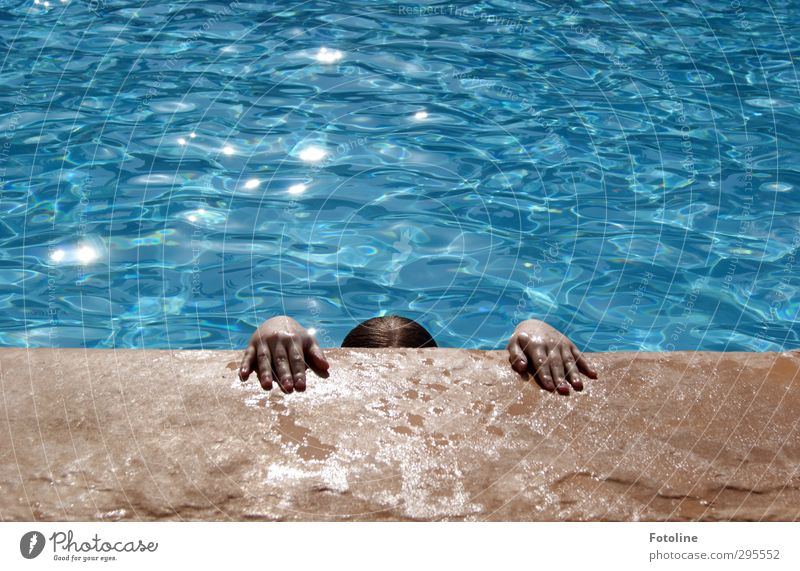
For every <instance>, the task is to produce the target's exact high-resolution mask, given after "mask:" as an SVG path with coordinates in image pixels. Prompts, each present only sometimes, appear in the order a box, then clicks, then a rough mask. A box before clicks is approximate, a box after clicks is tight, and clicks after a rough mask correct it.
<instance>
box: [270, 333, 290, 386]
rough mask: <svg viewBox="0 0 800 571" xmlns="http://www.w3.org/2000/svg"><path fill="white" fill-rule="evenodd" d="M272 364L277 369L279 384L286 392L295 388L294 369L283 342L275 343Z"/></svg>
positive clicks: (276, 374)
mask: <svg viewBox="0 0 800 571" xmlns="http://www.w3.org/2000/svg"><path fill="white" fill-rule="evenodd" d="M272 366H273V368H274V369H275V376H276V377H277V379H278V385H280V387H281V389H283V391H284V392H286V393H290V392H292V391H293V390H294V388H293V384H294V383H292V369H291V367H290V366H289V356H288V355H287V353H286V347H284V344H283V342H278V343H275V345H274V346H273V348H272Z"/></svg>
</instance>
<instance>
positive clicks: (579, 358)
mask: <svg viewBox="0 0 800 571" xmlns="http://www.w3.org/2000/svg"><path fill="white" fill-rule="evenodd" d="M572 354H573V355H574V356H575V362H576V363H577V365H578V370H579V371H580V372H581V373H583V374H584V375H586V376H587V377H589V378H590V379H596V378H597V371H596V370H595V368H594V367H592V366H591V365H590V364H589V362H588V361H587V360H586V358H585V357H584V356H583V355H582V354H581V352H580V351H578V348H577V347H576V346H575V345H573V346H572Z"/></svg>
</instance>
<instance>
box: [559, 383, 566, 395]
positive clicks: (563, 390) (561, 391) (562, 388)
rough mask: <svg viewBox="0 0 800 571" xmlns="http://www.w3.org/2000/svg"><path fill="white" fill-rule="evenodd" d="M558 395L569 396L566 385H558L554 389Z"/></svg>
mask: <svg viewBox="0 0 800 571" xmlns="http://www.w3.org/2000/svg"><path fill="white" fill-rule="evenodd" d="M556 390H557V391H558V394H561V395H568V394H569V385H568V384H567V383H559V384H558V387H556Z"/></svg>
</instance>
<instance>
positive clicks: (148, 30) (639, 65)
mask: <svg viewBox="0 0 800 571" xmlns="http://www.w3.org/2000/svg"><path fill="white" fill-rule="evenodd" d="M584 4H586V3H578V2H574V3H570V2H565V3H560V2H557V1H556V2H552V3H544V2H511V1H500V0H497V1H492V2H480V3H460V2H459V3H453V4H448V3H440V4H406V3H393V2H384V1H381V2H368V1H360V2H352V1H351V2H344V1H336V2H320V1H317V2H305V3H297V4H294V3H292V2H281V3H272V4H269V3H245V2H238V3H237V2H234V3H219V2H126V1H115V0H98V1H92V2H82V1H77V0H70V1H69V2H60V1H59V0H49V2H44V1H43V0H40V1H39V2H34V1H32V0H31V1H26V2H2V3H0V53H2V57H1V59H0V61H1V63H0V84H1V85H2V86H3V87H2V91H0V141H2V143H0V182H2V195H1V196H0V215H1V216H2V217H1V218H0V244H1V247H0V279H1V280H2V284H3V286H2V291H1V292H0V308H1V309H2V313H1V314H0V344H2V345H13V346H31V347H34V346H87V347H159V348H166V347H175V348H200V347H203V348H232V347H240V346H242V345H244V343H245V342H246V340H247V338H248V337H249V335H250V333H251V332H252V330H253V328H254V327H255V326H256V325H257V324H258V323H260V322H261V321H263V320H264V319H266V318H268V317H270V316H272V315H274V314H276V313H288V314H290V315H293V316H295V317H296V318H297V319H298V320H299V321H300V322H301V323H303V324H304V325H306V326H314V327H316V328H317V329H318V330H320V336H321V337H322V339H323V341H324V342H323V343H322V344H323V346H332V345H337V344H339V343H340V342H341V340H342V338H343V337H344V335H345V333H346V332H347V331H348V330H349V329H350V328H351V327H352V326H353V325H355V324H356V323H357V322H358V321H359V320H362V319H366V318H368V317H372V316H374V315H379V314H387V313H395V312H397V313H401V314H403V315H406V316H408V317H412V318H415V319H418V320H419V321H420V322H421V323H422V324H423V325H425V326H426V327H428V328H429V329H430V330H431V332H432V333H433V334H434V337H436V339H437V341H438V342H439V344H440V345H443V346H456V347H458V346H463V347H471V348H485V349H492V348H502V347H504V346H505V341H506V340H507V338H508V336H509V335H510V333H511V331H512V330H513V328H514V325H515V324H516V322H517V321H519V320H520V319H523V318H528V317H536V318H540V319H544V320H546V321H548V322H549V323H551V324H553V325H554V326H556V327H558V328H560V329H562V330H563V331H564V332H566V333H567V334H568V335H569V336H570V337H571V338H572V339H573V340H574V341H575V342H576V343H577V344H578V345H579V346H580V347H582V348H585V349H588V350H594V351H605V350H615V349H618V350H621V349H625V350H637V349H645V350H656V349H661V350H669V349H696V348H700V349H709V350H780V349H784V348H787V349H788V348H795V347H798V346H799V345H800V340H798V326H797V319H798V307H799V306H800V297H798V295H797V294H798V291H797V290H798V275H799V272H798V269H800V258H798V247H799V246H800V172H799V171H798V168H800V166H799V165H800V147H799V146H798V143H799V142H800V127H799V125H800V122H799V121H798V116H799V115H800V93H799V91H798V89H799V88H800V84H799V83H798V76H797V70H796V67H795V66H794V65H793V62H792V56H794V57H795V58H797V55H798V43H799V42H800V34H799V33H798V27H797V14H798V11H800V2H785V1H783V2H762V1H755V0H750V1H745V0H737V1H735V2H717V1H708V2H683V1H681V2H677V1H659V2H647V3H645V2H640V1H638V0H637V1H628V2H623V1H619V0H614V1H608V2H595V3H592V4H591V5H584ZM795 61H796V59H795Z"/></svg>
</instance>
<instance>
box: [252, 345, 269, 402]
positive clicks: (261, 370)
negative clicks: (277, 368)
mask: <svg viewBox="0 0 800 571" xmlns="http://www.w3.org/2000/svg"><path fill="white" fill-rule="evenodd" d="M256 357H257V359H258V382H259V383H261V388H262V389H264V390H265V391H271V390H272V366H271V365H270V361H271V360H272V359H271V356H270V353H269V348H268V347H267V346H266V345H259V347H258V349H257V352H256Z"/></svg>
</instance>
